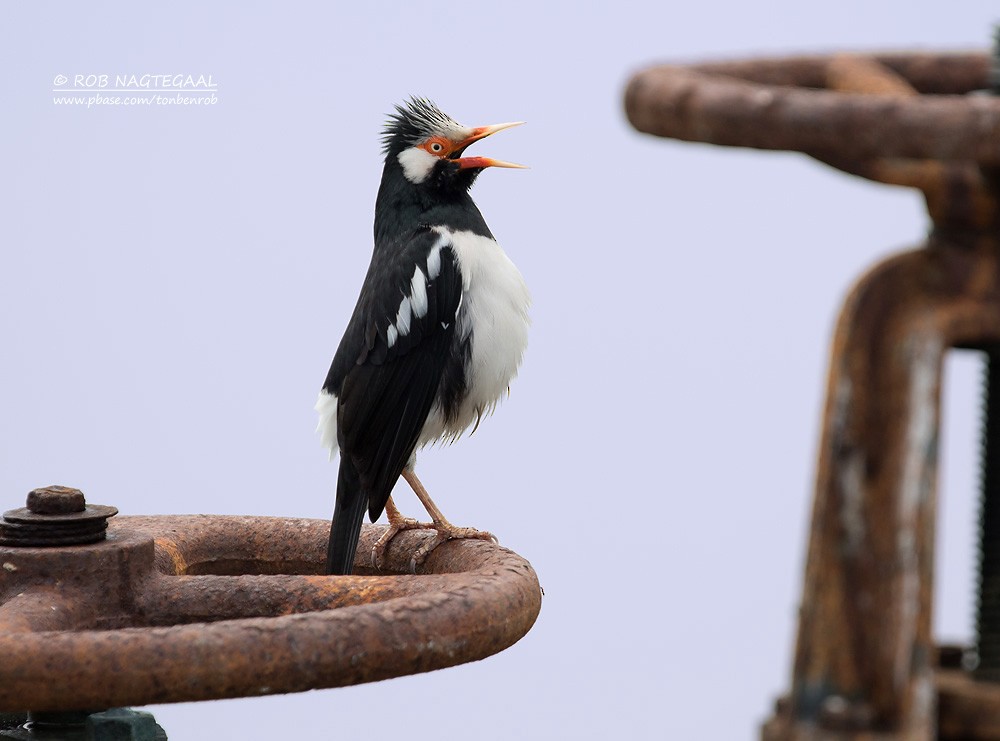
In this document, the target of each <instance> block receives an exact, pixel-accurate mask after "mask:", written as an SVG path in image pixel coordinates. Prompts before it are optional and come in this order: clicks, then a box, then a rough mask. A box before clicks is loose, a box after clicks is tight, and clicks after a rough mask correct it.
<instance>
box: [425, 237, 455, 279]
mask: <svg viewBox="0 0 1000 741" xmlns="http://www.w3.org/2000/svg"><path fill="white" fill-rule="evenodd" d="M435 231H437V232H438V233H439V234H440V235H441V236H440V237H438V239H437V241H436V242H435V243H434V246H433V247H431V251H430V253H429V254H428V255H427V278H428V280H434V279H435V278H437V277H438V276H439V275H440V274H441V248H442V247H444V246H445V245H448V246H449V247H450V246H451V238H450V237H449V236H448V233H447V232H444V231H441V230H440V229H435Z"/></svg>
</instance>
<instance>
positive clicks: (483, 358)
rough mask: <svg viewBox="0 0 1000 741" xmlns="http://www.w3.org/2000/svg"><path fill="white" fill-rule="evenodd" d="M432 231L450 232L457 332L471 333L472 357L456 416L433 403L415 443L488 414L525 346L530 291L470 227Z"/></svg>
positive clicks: (452, 432) (457, 430)
mask: <svg viewBox="0 0 1000 741" xmlns="http://www.w3.org/2000/svg"><path fill="white" fill-rule="evenodd" d="M437 231H439V232H441V233H442V234H448V235H449V236H450V237H451V241H452V246H453V248H454V250H455V254H456V255H457V256H458V266H459V269H460V270H461V272H462V283H463V286H462V288H463V291H462V304H461V307H460V308H459V311H458V318H457V320H456V321H457V326H456V328H455V330H456V333H458V335H459V336H467V335H468V333H469V331H470V330H471V332H472V360H471V364H470V368H469V371H470V374H469V378H468V379H467V381H468V383H467V386H466V392H467V394H466V397H465V399H464V400H463V402H462V405H461V407H460V408H459V410H458V414H457V415H456V418H455V419H452V420H450V421H447V422H446V421H445V419H444V416H443V414H442V413H441V409H440V407H438V406H437V405H436V404H435V406H434V408H433V409H431V413H430V416H429V417H428V418H427V422H426V424H425V425H424V429H423V432H422V433H421V435H420V445H426V444H427V443H430V442H434V441H435V440H438V439H440V438H446V439H454V438H456V437H458V436H459V435H461V434H462V432H464V431H465V430H466V429H467V428H468V427H469V426H470V425H473V424H476V423H477V422H478V421H479V419H480V417H481V416H483V415H486V414H490V413H491V412H492V411H493V409H494V408H495V407H496V405H497V402H498V401H500V399H501V397H502V396H503V395H504V394H505V393H506V392H507V389H508V386H509V384H510V382H511V380H513V378H514V376H516V375H517V369H518V366H520V364H521V358H522V357H523V355H524V349H525V347H527V345H528V324H529V320H528V307H529V306H530V305H531V296H530V295H529V294H528V287H527V286H526V285H525V283H524V278H522V277H521V273H520V272H519V271H518V269H517V268H516V267H515V266H514V263H512V262H511V261H510V258H508V257H507V255H506V254H505V253H504V251H503V250H502V249H500V245H498V244H497V243H496V241H495V240H493V239H490V238H489V237H481V236H479V235H477V234H473V233H472V232H451V231H449V230H446V229H445V228H444V227H437Z"/></svg>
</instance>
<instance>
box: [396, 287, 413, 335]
mask: <svg viewBox="0 0 1000 741" xmlns="http://www.w3.org/2000/svg"><path fill="white" fill-rule="evenodd" d="M396 331H397V332H399V336H400V337H406V335H408V334H409V333H410V297H409V296H403V300H402V301H400V302H399V311H397V312H396Z"/></svg>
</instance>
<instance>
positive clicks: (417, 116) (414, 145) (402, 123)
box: [382, 98, 524, 190]
mask: <svg viewBox="0 0 1000 741" xmlns="http://www.w3.org/2000/svg"><path fill="white" fill-rule="evenodd" d="M521 123H522V122H516V123H502V124H493V125H492V126H476V127H470V126H463V125H462V124H460V123H458V122H457V121H455V120H454V119H452V118H451V117H450V116H448V115H447V114H445V113H444V112H443V111H442V110H441V109H440V108H438V107H437V106H436V105H434V104H433V103H432V102H430V101H429V100H426V99H424V98H411V99H410V100H409V101H408V102H407V103H406V105H405V106H396V112H395V113H394V114H392V115H391V116H389V120H388V121H387V122H386V127H385V133H384V135H383V137H382V142H383V145H384V146H383V151H384V152H385V161H386V168H387V170H388V169H389V168H390V167H394V166H395V165H398V166H399V167H400V168H401V170H402V173H403V176H404V177H405V178H406V180H408V181H409V182H410V183H411V184H413V185H415V186H425V187H428V188H432V189H435V190H438V189H444V190H449V189H461V190H468V188H469V187H470V186H471V185H472V182H473V181H474V180H475V179H476V176H477V175H478V174H479V173H480V172H482V171H483V170H484V169H485V168H487V167H517V168H521V167H524V166H523V165H515V164H514V163H512V162H503V161H502V160H495V159H491V158H490V157H465V156H463V155H464V153H465V150H466V148H467V147H468V146H469V145H470V144H472V143H473V142H476V141H479V140H480V139H484V138H486V137H487V136H489V135H490V134H495V133H496V132H498V131H503V130H504V129H509V128H511V127H512V126H519V125H520V124H521Z"/></svg>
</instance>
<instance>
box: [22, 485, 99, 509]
mask: <svg viewBox="0 0 1000 741" xmlns="http://www.w3.org/2000/svg"><path fill="white" fill-rule="evenodd" d="M86 508H87V502H86V500H85V499H84V498H83V492H82V491H80V490H79V489H73V488H72V487H69V486H46V487H44V488H42V489H34V490H32V491H30V492H28V509H29V510H31V512H32V513H33V514H36V515H68V514H71V513H73V512H83V511H84V510H85V509H86Z"/></svg>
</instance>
